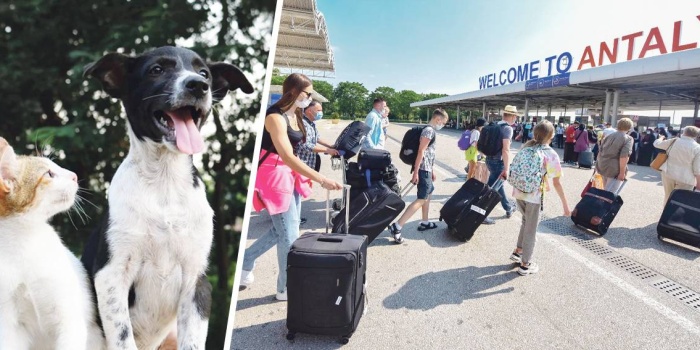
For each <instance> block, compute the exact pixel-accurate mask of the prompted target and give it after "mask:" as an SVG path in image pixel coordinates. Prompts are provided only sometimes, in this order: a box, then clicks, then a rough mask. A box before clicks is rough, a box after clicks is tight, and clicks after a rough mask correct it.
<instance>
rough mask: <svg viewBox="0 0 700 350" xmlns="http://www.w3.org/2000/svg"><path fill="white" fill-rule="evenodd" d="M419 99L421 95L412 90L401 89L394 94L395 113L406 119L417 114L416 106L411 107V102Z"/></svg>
mask: <svg viewBox="0 0 700 350" xmlns="http://www.w3.org/2000/svg"><path fill="white" fill-rule="evenodd" d="M420 100H421V95H420V94H418V93H417V92H415V91H412V90H401V91H399V92H398V93H397V94H396V101H397V102H396V108H393V109H392V110H395V111H396V113H397V114H399V115H401V116H403V117H404V118H406V119H411V118H413V117H415V116H416V115H417V108H413V107H411V103H413V102H418V101H420Z"/></svg>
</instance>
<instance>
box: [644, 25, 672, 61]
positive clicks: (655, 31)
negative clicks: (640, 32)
mask: <svg viewBox="0 0 700 350" xmlns="http://www.w3.org/2000/svg"><path fill="white" fill-rule="evenodd" d="M652 38H653V39H654V40H655V41H656V44H654V45H651V40H652ZM650 50H659V52H661V54H662V55H663V54H665V53H666V52H667V51H666V45H664V39H663V38H661V32H659V27H654V28H651V30H650V31H649V35H647V40H646V41H645V42H644V46H642V52H640V53H639V58H644V56H645V55H646V54H647V51H650Z"/></svg>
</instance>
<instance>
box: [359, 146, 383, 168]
mask: <svg viewBox="0 0 700 350" xmlns="http://www.w3.org/2000/svg"><path fill="white" fill-rule="evenodd" d="M357 165H358V166H359V168H360V169H361V170H365V169H370V170H386V169H387V168H388V167H389V165H391V153H389V151H386V150H383V149H361V150H360V153H358V154H357Z"/></svg>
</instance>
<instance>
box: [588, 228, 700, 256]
mask: <svg viewBox="0 0 700 350" xmlns="http://www.w3.org/2000/svg"><path fill="white" fill-rule="evenodd" d="M656 225H657V223H652V224H649V225H647V226H645V227H636V228H627V227H611V228H610V230H609V231H608V233H607V234H605V236H602V237H601V238H603V239H605V240H607V241H608V244H609V245H610V246H612V247H615V248H632V249H637V250H646V249H655V250H658V251H660V252H663V253H666V254H670V255H674V256H676V257H678V258H681V259H685V260H688V261H695V260H696V259H697V258H698V256H700V250H696V248H693V247H686V246H684V245H680V244H678V243H676V242H675V241H671V240H667V239H665V240H663V241H662V240H660V239H658V234H657V233H656ZM579 229H580V228H579ZM591 235H594V234H593V233H591Z"/></svg>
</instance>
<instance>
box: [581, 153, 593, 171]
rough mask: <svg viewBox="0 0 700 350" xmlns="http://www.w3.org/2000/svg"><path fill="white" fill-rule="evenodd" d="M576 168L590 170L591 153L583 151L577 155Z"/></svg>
mask: <svg viewBox="0 0 700 350" xmlns="http://www.w3.org/2000/svg"><path fill="white" fill-rule="evenodd" d="M578 167H579V168H586V169H591V168H592V167H593V152H591V151H584V152H581V153H579V154H578Z"/></svg>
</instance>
